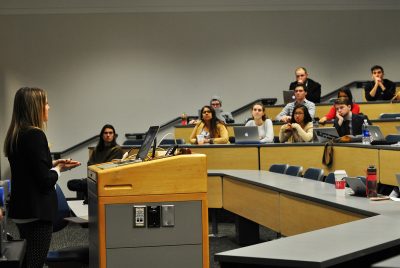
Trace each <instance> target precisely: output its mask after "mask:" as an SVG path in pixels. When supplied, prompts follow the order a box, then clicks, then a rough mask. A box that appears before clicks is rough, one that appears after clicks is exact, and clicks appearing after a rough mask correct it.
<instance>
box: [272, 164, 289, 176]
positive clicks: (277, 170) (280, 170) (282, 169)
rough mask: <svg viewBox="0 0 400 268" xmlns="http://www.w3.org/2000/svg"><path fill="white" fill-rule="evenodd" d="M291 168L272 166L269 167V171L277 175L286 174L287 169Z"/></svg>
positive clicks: (286, 165) (278, 165)
mask: <svg viewBox="0 0 400 268" xmlns="http://www.w3.org/2000/svg"><path fill="white" fill-rule="evenodd" d="M288 167H289V165H288V164H272V165H271V166H270V167H269V171H271V172H275V173H281V174H285V171H286V169H287V168H288Z"/></svg>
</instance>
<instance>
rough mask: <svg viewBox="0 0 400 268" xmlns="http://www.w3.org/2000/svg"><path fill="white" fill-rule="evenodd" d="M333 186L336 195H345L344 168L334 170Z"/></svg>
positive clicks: (345, 174)
mask: <svg viewBox="0 0 400 268" xmlns="http://www.w3.org/2000/svg"><path fill="white" fill-rule="evenodd" d="M334 173H335V188H336V195H337V196H345V194H346V180H344V178H345V177H347V173H346V171H345V170H335V172H334Z"/></svg>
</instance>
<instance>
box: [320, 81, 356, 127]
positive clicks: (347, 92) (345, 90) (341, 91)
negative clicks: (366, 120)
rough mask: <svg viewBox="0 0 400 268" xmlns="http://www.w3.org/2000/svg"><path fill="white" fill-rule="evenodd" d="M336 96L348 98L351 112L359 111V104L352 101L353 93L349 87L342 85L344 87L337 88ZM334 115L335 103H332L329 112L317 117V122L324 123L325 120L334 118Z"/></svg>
mask: <svg viewBox="0 0 400 268" xmlns="http://www.w3.org/2000/svg"><path fill="white" fill-rule="evenodd" d="M337 97H338V98H346V99H348V100H349V102H350V103H351V113H353V114H359V113H360V106H359V105H358V104H357V103H354V102H353V94H351V90H350V88H348V87H344V88H341V89H339V91H338V95H337ZM335 116H336V109H335V105H332V107H331V109H330V110H329V112H328V113H327V114H326V115H325V116H324V117H322V118H321V119H319V123H320V124H325V122H326V121H330V120H333V119H335Z"/></svg>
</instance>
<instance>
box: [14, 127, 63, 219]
mask: <svg viewBox="0 0 400 268" xmlns="http://www.w3.org/2000/svg"><path fill="white" fill-rule="evenodd" d="M13 148H14V152H13V153H12V154H11V155H9V157H8V161H9V162H10V166H11V197H10V209H9V214H8V215H9V217H10V218H13V219H32V218H36V219H39V220H45V221H52V220H53V219H54V218H55V216H56V214H57V207H58V204H57V194H56V191H55V188H54V187H55V184H56V182H57V180H58V174H57V172H56V171H54V170H50V169H51V168H52V166H53V164H52V158H51V155H50V150H49V144H48V142H47V138H46V135H45V134H44V132H43V131H42V130H40V129H35V128H31V129H25V130H23V131H20V133H19V135H18V141H17V144H16V145H14V147H13Z"/></svg>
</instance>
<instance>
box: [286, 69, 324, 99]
mask: <svg viewBox="0 0 400 268" xmlns="http://www.w3.org/2000/svg"><path fill="white" fill-rule="evenodd" d="M295 75H296V81H294V82H292V83H290V85H289V90H294V89H295V88H296V85H298V84H303V85H305V87H307V89H308V92H307V100H309V101H311V102H313V103H320V102H321V85H320V84H319V83H318V82H316V81H314V80H312V79H310V78H308V72H307V70H306V68H305V67H299V68H297V69H296V70H295Z"/></svg>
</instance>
